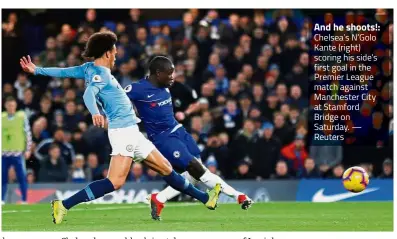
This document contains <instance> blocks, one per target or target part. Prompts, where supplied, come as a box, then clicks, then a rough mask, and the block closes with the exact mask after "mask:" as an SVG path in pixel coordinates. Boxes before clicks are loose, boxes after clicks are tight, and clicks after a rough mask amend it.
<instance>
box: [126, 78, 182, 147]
mask: <svg viewBox="0 0 397 239" xmlns="http://www.w3.org/2000/svg"><path fill="white" fill-rule="evenodd" d="M125 91H126V93H127V96H128V97H129V98H130V100H131V101H132V102H133V103H134V105H135V107H136V109H137V111H138V114H139V118H140V119H141V120H142V121H143V124H144V126H145V129H146V132H147V135H148V137H149V139H151V140H152V139H154V137H155V136H157V135H159V134H163V133H168V132H171V131H172V130H173V129H174V128H175V127H176V126H177V125H179V123H178V121H176V119H175V117H174V109H173V106H172V98H171V94H170V90H169V89H168V88H158V87H155V86H154V85H152V84H151V83H150V82H149V81H148V80H147V79H146V78H144V79H141V80H140V81H138V82H137V83H133V84H131V85H128V86H127V87H126V88H125Z"/></svg>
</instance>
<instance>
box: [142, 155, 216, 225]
mask: <svg viewBox="0 0 397 239" xmlns="http://www.w3.org/2000/svg"><path fill="white" fill-rule="evenodd" d="M144 162H145V164H146V165H147V166H149V167H150V168H151V169H153V170H155V171H157V172H158V173H159V174H161V175H162V176H163V179H164V180H165V181H166V182H167V183H168V184H169V185H170V186H171V187H173V188H174V189H176V190H178V191H180V192H183V193H185V194H187V195H189V196H191V197H193V198H196V199H197V200H199V201H201V202H202V203H203V204H205V205H206V207H207V208H209V209H211V210H214V209H215V208H216V206H217V202H218V199H219V193H220V190H221V189H220V185H217V186H216V187H215V188H214V189H213V190H211V191H210V192H208V193H204V192H202V191H200V190H198V189H197V188H196V187H194V186H193V185H192V184H191V183H189V181H187V180H186V179H185V178H183V177H182V176H181V175H180V174H177V173H176V172H175V171H174V170H173V169H172V167H171V165H170V163H169V162H168V160H166V159H165V158H164V156H163V155H162V154H161V153H160V152H159V151H158V150H157V149H154V150H153V151H152V152H151V153H150V154H149V155H147V157H146V159H145V161H144ZM152 199H153V200H152V201H154V204H156V205H157V204H159V202H158V200H157V199H156V198H153V197H152ZM151 206H152V203H151ZM152 210H153V208H152ZM156 215H157V217H158V219H159V212H156ZM156 215H153V211H152V217H154V216H156ZM154 219H157V218H154Z"/></svg>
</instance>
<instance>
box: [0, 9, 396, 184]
mask: <svg viewBox="0 0 397 239" xmlns="http://www.w3.org/2000/svg"><path fill="white" fill-rule="evenodd" d="M49 11H51V10H49ZM65 11H66V10H65ZM73 11H74V10H67V12H69V13H68V14H70V16H73V18H75V16H74V15H73ZM145 11H150V10H139V9H131V10H129V11H123V13H125V16H124V18H125V19H124V20H120V21H112V15H111V14H108V15H106V16H102V17H101V19H106V20H98V14H99V12H100V11H98V12H97V11H96V10H94V9H90V10H87V11H86V13H85V18H82V19H81V22H80V24H69V23H65V22H62V21H60V22H56V23H53V22H51V23H48V24H47V25H40V26H39V27H40V29H41V31H39V30H38V31H32V28H38V26H32V23H31V22H30V23H29V19H32V18H34V16H33V15H32V14H35V13H32V12H30V13H27V12H24V13H23V15H24V16H25V17H20V13H19V12H18V13H17V12H9V14H7V15H6V16H4V14H3V16H4V17H5V19H3V24H2V33H3V35H2V40H3V78H2V88H3V95H2V98H3V102H4V99H5V97H7V96H10V95H12V96H14V97H15V98H16V99H17V100H18V108H19V109H20V110H24V111H25V113H26V114H27V115H28V117H29V121H30V124H31V129H32V137H33V142H34V145H33V147H32V155H31V156H30V158H28V159H26V160H27V161H26V164H27V172H28V173H27V177H28V182H29V183H35V182H76V183H77V182H89V181H92V180H97V179H101V178H104V177H106V175H107V169H108V163H109V159H110V156H109V154H110V152H111V148H110V144H109V142H108V138H107V132H106V130H104V129H100V128H96V127H93V126H92V120H91V116H90V114H89V113H88V111H87V110H86V108H85V106H84V102H83V100H82V95H83V93H84V87H85V82H84V79H76V80H74V79H56V78H48V77H38V76H32V75H26V74H24V73H22V72H21V70H20V69H18V62H19V61H18V59H19V57H21V56H22V55H25V54H30V55H31V56H32V60H33V62H34V63H35V64H36V65H38V66H43V67H71V66H76V65H80V64H82V63H84V62H85V60H84V59H83V58H82V57H81V53H82V51H83V49H84V45H85V42H86V41H87V39H88V37H89V36H90V35H91V34H93V33H94V32H97V31H104V30H112V31H114V32H115V33H116V34H117V36H118V38H119V42H118V43H117V52H118V53H117V60H116V66H115V68H114V69H113V70H112V74H113V75H114V76H115V77H116V79H117V80H118V81H119V82H120V84H121V85H122V86H123V87H125V86H127V85H128V84H130V83H131V82H134V81H137V80H139V79H141V78H143V77H144V76H145V74H146V73H147V71H146V66H147V61H148V59H149V58H150V57H152V56H154V55H165V56H168V57H170V58H171V59H172V60H173V62H174V64H175V68H176V72H175V80H176V81H177V82H179V83H181V84H184V85H186V86H187V87H189V88H191V89H192V90H194V92H195V93H196V94H197V96H198V101H199V102H200V103H201V111H200V112H198V113H196V114H194V115H192V116H191V117H189V118H188V119H185V120H184V121H183V122H182V123H183V124H184V125H185V127H186V128H187V129H188V130H189V131H190V132H191V134H192V135H193V137H194V139H195V140H196V141H197V142H198V144H199V146H200V149H201V150H202V154H201V159H202V161H203V163H204V164H205V165H206V166H207V167H208V168H209V170H211V171H212V172H215V173H217V174H218V175H220V176H221V177H223V178H226V179H254V180H263V179H293V178H341V177H342V174H343V172H344V169H345V167H348V166H351V165H352V164H355V165H360V166H362V167H364V168H365V169H366V170H367V171H368V172H369V174H370V177H381V178H392V177H393V167H392V164H393V161H392V160H393V158H392V149H391V146H387V145H384V146H382V147H379V146H378V147H374V148H371V150H372V151H371V152H369V151H368V150H369V149H366V150H367V151H366V150H364V151H363V150H361V149H355V151H354V150H353V151H352V149H349V148H347V147H345V146H342V145H339V146H309V145H308V139H307V137H306V136H307V133H308V126H307V121H308V119H307V115H308V113H307V112H308V111H307V110H308V105H309V90H308V89H309V79H310V71H309V68H310V63H311V59H310V56H309V49H310V47H311V44H312V42H311V41H312V39H311V30H312V22H311V20H310V18H306V17H305V14H304V13H303V12H302V11H299V10H252V11H250V12H249V13H248V14H238V13H234V11H230V13H228V14H227V16H226V17H221V16H219V13H218V11H217V10H197V9H190V10H186V11H185V12H184V13H183V14H182V16H181V15H179V18H181V19H173V20H172V21H171V20H169V21H167V20H162V21H160V20H156V19H150V21H149V19H148V18H147V17H146V16H145ZM167 11H168V10H167ZM376 11H377V13H381V16H382V17H376V16H375V12H374V11H370V12H369V13H368V11H366V12H365V13H364V12H361V11H354V12H346V21H347V20H348V19H351V17H353V21H354V19H358V18H360V19H361V20H362V18H364V21H366V20H367V19H371V20H370V21H372V22H373V21H376V22H378V23H379V24H380V26H381V29H382V30H381V32H380V34H384V33H385V32H386V34H389V35H390V36H389V39H390V42H389V44H390V45H389V46H388V47H389V48H388V49H389V52H391V43H392V40H393V39H392V35H393V34H392V33H393V28H392V26H393V24H392V22H390V19H392V17H391V15H389V14H390V12H388V11H386V10H382V9H378V10H376ZM114 14H115V15H116V14H117V13H114ZM368 14H369V15H368ZM26 15H30V18H28V17H26ZM118 19H120V16H118ZM368 21H369V20H368ZM27 24H30V25H29V29H27V27H26V25H27ZM33 33H35V34H33ZM32 44H36V45H39V46H41V47H42V49H39V48H40V47H35V46H33V47H31V48H30V49H27V48H28V46H32ZM386 45H387V44H386ZM22 49H23V50H22ZM32 49H33V50H32ZM38 49H39V50H38ZM386 50H387V49H386ZM383 57H388V56H387V55H386V56H383ZM389 57H390V58H388V59H389V61H390V62H391V60H392V58H391V55H390V56H389ZM4 61H8V63H4ZM10 62H11V63H10ZM4 64H8V65H4ZM391 78H392V77H391V76H390V80H391ZM171 92H172V95H173V103H174V109H175V112H178V111H184V110H185V109H186V108H187V107H188V104H189V102H190V101H191V100H190V98H189V97H191V96H189V95H187V96H186V95H185V93H184V92H183V91H182V90H181V89H180V88H176V87H175V88H174V89H171ZM389 117H392V116H391V113H390V115H389ZM141 127H142V126H141ZM142 130H143V131H144V128H142ZM132 137H133V136H132ZM358 151H360V152H361V153H362V152H364V154H361V156H359V158H358V159H355V157H358V156H357V152H358ZM363 155H364V156H363ZM9 178H10V182H12V181H15V172H13V170H12V169H11V170H10V172H9ZM128 180H129V181H134V182H146V181H152V180H161V178H160V177H159V176H158V175H157V174H156V173H155V172H154V171H152V170H149V169H146V168H145V167H144V166H143V165H141V164H139V163H135V164H133V165H132V167H131V173H130V175H129V178H128Z"/></svg>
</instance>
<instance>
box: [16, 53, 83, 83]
mask: <svg viewBox="0 0 397 239" xmlns="http://www.w3.org/2000/svg"><path fill="white" fill-rule="evenodd" d="M19 63H20V65H21V67H22V69H23V70H24V71H25V72H27V73H30V74H34V75H43V76H51V77H58V78H84V69H83V66H74V67H68V68H58V67H46V68H43V67H37V66H36V65H35V64H34V63H33V62H32V60H31V58H30V56H29V55H28V56H27V57H25V56H24V57H22V58H21V59H20V61H19Z"/></svg>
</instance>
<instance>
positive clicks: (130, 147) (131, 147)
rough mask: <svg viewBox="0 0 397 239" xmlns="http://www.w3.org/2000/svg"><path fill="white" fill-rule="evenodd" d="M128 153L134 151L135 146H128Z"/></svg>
mask: <svg viewBox="0 0 397 239" xmlns="http://www.w3.org/2000/svg"><path fill="white" fill-rule="evenodd" d="M125 149H126V150H127V151H128V152H132V151H133V150H134V146H132V145H131V144H129V145H127V147H126V148H125Z"/></svg>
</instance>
